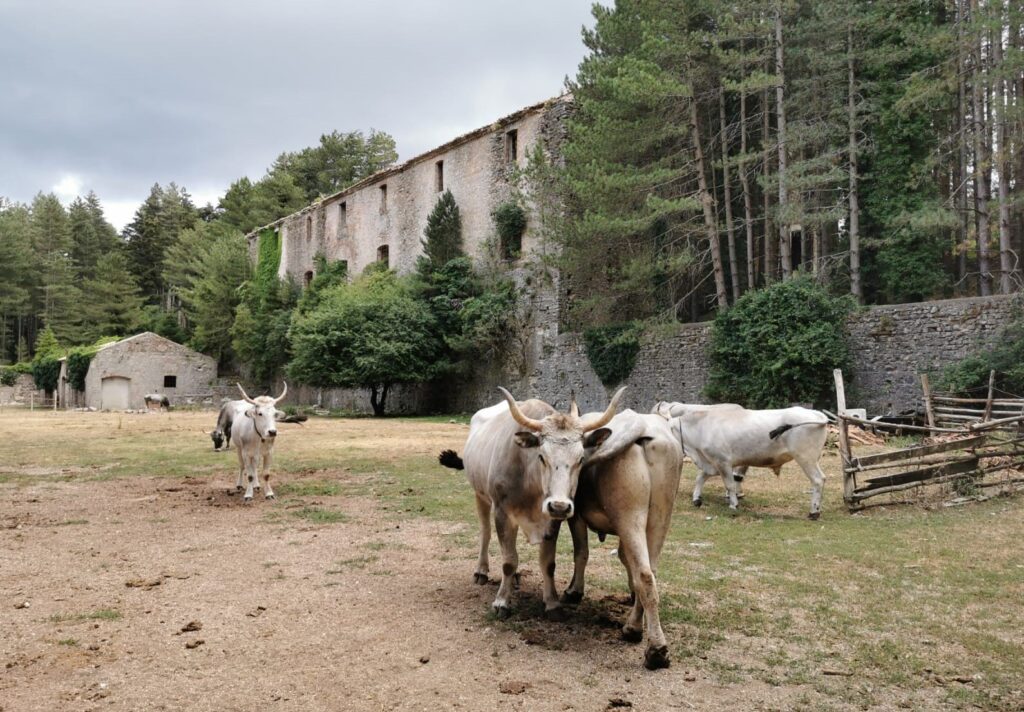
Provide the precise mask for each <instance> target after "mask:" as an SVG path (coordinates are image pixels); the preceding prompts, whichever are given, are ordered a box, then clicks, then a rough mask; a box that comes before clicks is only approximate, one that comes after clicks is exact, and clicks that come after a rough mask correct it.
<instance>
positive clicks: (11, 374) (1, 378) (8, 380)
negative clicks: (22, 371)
mask: <svg viewBox="0 0 1024 712" xmlns="http://www.w3.org/2000/svg"><path fill="white" fill-rule="evenodd" d="M17 380H18V372H17V371H15V370H14V368H13V367H11V366H3V367H0V386H13V385H14V384H15V382H16V381H17Z"/></svg>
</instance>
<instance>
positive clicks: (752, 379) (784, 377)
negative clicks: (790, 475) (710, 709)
mask: <svg viewBox="0 0 1024 712" xmlns="http://www.w3.org/2000/svg"><path fill="white" fill-rule="evenodd" d="M852 308H853V303H852V301H851V299H850V298H848V297H833V296H831V295H829V294H828V292H826V291H825V290H824V289H823V288H822V287H820V286H819V285H817V284H816V283H815V282H814V281H813V280H811V279H810V278H808V277H798V278H795V279H792V280H789V281H786V282H781V283H778V284H775V285H772V286H771V287H768V288H766V289H763V290H761V291H758V292H748V293H747V294H745V295H744V296H743V297H742V298H740V300H739V301H737V302H736V305H735V306H734V307H733V308H732V309H730V310H728V311H726V312H723V313H721V314H719V315H718V317H717V318H716V319H715V323H714V327H713V329H712V332H711V349H710V361H711V369H710V374H709V381H708V386H707V388H706V392H707V395H708V396H709V397H710V398H712V399H714V400H716V401H719V402H735V403H740V404H741V405H744V406H747V407H748V408H779V407H784V406H788V405H789V404H791V403H813V404H815V405H816V406H818V407H824V405H825V404H831V403H834V394H833V390H832V389H833V382H832V370H833V369H835V368H843V369H845V370H846V372H847V373H849V363H850V355H849V350H848V347H847V344H846V340H845V332H844V324H845V319H846V316H847V314H848V313H849V312H850V310H851V309H852Z"/></svg>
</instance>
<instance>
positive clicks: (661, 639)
mask: <svg viewBox="0 0 1024 712" xmlns="http://www.w3.org/2000/svg"><path fill="white" fill-rule="evenodd" d="M643 524H644V525H641V526H638V527H631V528H630V529H629V531H627V532H623V536H622V537H620V539H619V547H620V549H621V550H622V552H623V557H624V559H625V561H626V566H627V568H628V570H629V571H630V573H631V578H632V580H633V585H634V586H635V590H636V599H637V601H636V604H634V606H633V610H632V611H630V615H629V619H628V620H627V621H626V625H625V626H624V627H623V629H622V632H623V635H624V636H626V638H627V639H634V640H635V639H636V634H637V633H639V632H640V631H642V630H643V629H644V628H646V631H647V650H646V651H645V652H644V667H646V668H647V669H648V670H656V669H658V668H664V667H668V666H669V659H668V641H667V640H666V639H665V632H664V631H663V630H662V629H661V619H660V617H659V616H658V582H657V580H656V579H655V576H654V570H653V569H652V568H651V558H650V552H649V550H648V548H647V527H646V526H645V524H646V523H643ZM645 623H646V625H644V624H645Z"/></svg>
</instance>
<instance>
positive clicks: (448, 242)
mask: <svg viewBox="0 0 1024 712" xmlns="http://www.w3.org/2000/svg"><path fill="white" fill-rule="evenodd" d="M420 244H422V245H423V253H424V257H423V258H421V260H423V261H425V264H420V265H417V266H418V267H419V269H420V272H421V273H422V272H424V271H426V270H429V269H438V268H439V267H441V266H442V265H444V264H445V263H447V262H448V261H449V260H453V259H455V258H456V257H459V256H460V255H462V217H461V216H460V214H459V206H458V205H456V203H455V196H453V195H452V192H451V191H450V190H446V191H445V192H444V193H442V194H441V197H440V198H438V199H437V204H436V205H435V206H434V209H433V210H431V211H430V215H428V216H427V226H426V227H425V228H424V229H423V239H422V240H421V241H420Z"/></svg>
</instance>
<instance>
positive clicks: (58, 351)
mask: <svg viewBox="0 0 1024 712" xmlns="http://www.w3.org/2000/svg"><path fill="white" fill-rule="evenodd" d="M63 356H64V349H63V348H62V347H61V345H60V344H59V343H58V342H57V337H56V335H55V334H54V333H53V329H51V328H50V327H49V326H47V327H46V328H45V329H43V331H41V332H40V334H39V338H38V339H36V349H35V356H34V357H33V359H32V380H33V381H35V384H36V388H40V389H42V390H45V391H47V392H52V391H55V390H56V389H57V381H58V379H59V378H60V359H61V358H62V357H63Z"/></svg>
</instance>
